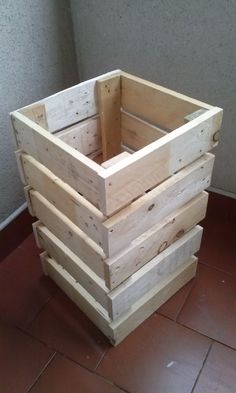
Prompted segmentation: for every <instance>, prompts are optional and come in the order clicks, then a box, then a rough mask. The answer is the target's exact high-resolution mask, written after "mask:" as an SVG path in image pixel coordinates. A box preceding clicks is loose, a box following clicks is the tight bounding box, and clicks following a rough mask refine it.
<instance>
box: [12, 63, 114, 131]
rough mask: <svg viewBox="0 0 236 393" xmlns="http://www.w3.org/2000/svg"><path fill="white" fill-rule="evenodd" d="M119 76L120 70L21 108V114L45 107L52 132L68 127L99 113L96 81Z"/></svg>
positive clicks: (49, 128)
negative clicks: (37, 107) (41, 106)
mask: <svg viewBox="0 0 236 393" xmlns="http://www.w3.org/2000/svg"><path fill="white" fill-rule="evenodd" d="M119 74H120V70H115V71H111V72H108V73H107V74H104V75H100V76H98V77H96V78H93V79H90V80H87V81H84V82H81V83H79V84H78V85H75V86H72V87H70V88H68V89H65V90H62V91H60V92H58V93H56V94H53V95H51V96H50V97H47V98H44V99H43V100H40V101H38V102H36V103H34V104H31V105H28V106H26V107H24V108H21V109H19V112H21V113H23V112H24V111H25V110H26V111H30V110H31V109H32V108H34V107H35V105H44V106H45V110H46V116H47V123H48V130H49V131H50V132H54V131H56V130H60V129H62V128H65V127H68V126H70V125H72V124H74V123H77V122H78V121H81V120H84V119H86V118H88V117H91V116H94V115H96V114H97V113H98V107H97V97H96V81H97V80H98V79H100V78H104V77H106V76H112V75H119Z"/></svg>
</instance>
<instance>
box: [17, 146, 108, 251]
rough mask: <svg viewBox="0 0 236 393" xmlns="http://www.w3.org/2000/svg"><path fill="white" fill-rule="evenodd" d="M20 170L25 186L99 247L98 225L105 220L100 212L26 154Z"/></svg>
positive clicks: (21, 155)
mask: <svg viewBox="0 0 236 393" xmlns="http://www.w3.org/2000/svg"><path fill="white" fill-rule="evenodd" d="M19 166H20V167H21V172H22V173H23V176H24V178H25V182H26V183H27V184H29V185H30V186H31V187H33V188H34V189H35V190H36V191H38V192H39V193H40V194H41V195H42V196H44V197H45V198H46V199H47V200H48V201H49V202H50V203H52V204H53V205H54V206H55V207H56V208H57V209H58V210H59V211H60V212H61V213H63V214H65V215H66V216H67V217H68V218H69V219H70V220H71V221H72V222H73V223H74V224H75V225H77V226H78V228H80V229H81V230H82V231H83V232H85V233H86V234H87V235H89V236H90V237H91V239H93V240H94V241H95V242H96V243H97V244H99V243H101V241H102V236H101V222H102V221H104V220H105V218H106V217H105V216H104V215H103V214H102V213H101V212H100V210H98V209H97V208H96V207H95V206H93V205H92V204H91V203H90V202H89V201H87V200H86V198H84V197H83V196H81V195H80V194H78V192H76V191H75V190H74V189H73V188H72V187H70V186H69V185H68V184H67V183H65V182H63V181H62V180H61V179H59V178H58V177H57V176H55V175H54V174H53V173H52V172H51V171H50V170H49V169H47V168H46V167H45V166H44V165H42V164H40V163H39V162H38V161H37V160H35V159H34V158H33V157H32V156H30V155H29V154H25V153H21V154H20V159H19Z"/></svg>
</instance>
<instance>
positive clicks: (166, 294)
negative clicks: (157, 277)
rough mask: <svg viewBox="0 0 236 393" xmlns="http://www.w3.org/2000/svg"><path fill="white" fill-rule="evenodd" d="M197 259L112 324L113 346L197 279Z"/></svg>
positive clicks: (159, 284)
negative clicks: (186, 285)
mask: <svg viewBox="0 0 236 393" xmlns="http://www.w3.org/2000/svg"><path fill="white" fill-rule="evenodd" d="M196 268H197V258H196V257H194V256H192V257H191V258H190V259H189V260H188V261H186V262H185V263H184V264H183V265H181V266H180V267H179V268H178V269H177V270H176V271H175V272H174V273H173V274H171V275H170V276H168V278H167V279H165V280H162V281H161V282H160V283H158V284H157V285H156V286H155V287H154V288H153V289H151V291H149V292H148V293H147V294H146V295H144V296H143V297H142V298H141V299H139V300H138V301H137V302H136V303H135V304H134V305H133V306H132V307H131V309H130V310H129V312H127V313H126V314H124V315H123V316H121V317H120V318H119V319H118V320H117V321H114V322H112V323H111V324H110V327H111V329H112V331H113V337H114V338H113V342H112V343H113V345H115V346H116V345H118V344H119V343H120V342H121V341H122V340H124V339H125V338H126V337H127V336H128V335H129V334H130V333H131V332H132V331H133V330H134V329H136V328H137V327H138V326H139V325H140V324H141V323H142V322H143V321H145V319H147V318H148V317H149V316H150V315H151V314H153V313H154V312H155V311H156V310H157V309H158V308H159V307H161V306H162V304H164V303H165V302H166V301H167V300H169V299H170V298H171V297H172V296H173V295H174V294H175V293H176V292H178V290H180V289H181V288H182V287H183V286H184V285H185V284H187V282H189V281H190V280H191V279H192V278H193V277H195V274H196Z"/></svg>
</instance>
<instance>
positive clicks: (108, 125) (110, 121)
mask: <svg viewBox="0 0 236 393" xmlns="http://www.w3.org/2000/svg"><path fill="white" fill-rule="evenodd" d="M97 95H98V107H99V114H100V122H101V135H102V153H103V159H104V161H107V160H109V159H110V158H112V157H114V156H116V155H117V154H119V153H120V152H121V132H120V76H119V75H118V76H113V77H107V78H103V79H100V80H98V81H97Z"/></svg>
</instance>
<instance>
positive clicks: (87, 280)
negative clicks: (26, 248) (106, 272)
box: [36, 224, 108, 310]
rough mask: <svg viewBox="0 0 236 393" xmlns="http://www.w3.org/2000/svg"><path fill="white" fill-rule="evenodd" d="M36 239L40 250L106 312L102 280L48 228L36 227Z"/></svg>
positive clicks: (105, 290) (106, 291)
mask: <svg viewBox="0 0 236 393" xmlns="http://www.w3.org/2000/svg"><path fill="white" fill-rule="evenodd" d="M36 232H37V239H38V242H39V245H40V247H41V248H43V249H44V250H46V251H47V252H48V254H49V255H50V256H51V257H52V258H53V259H55V260H56V261H57V262H58V263H59V264H60V265H61V266H62V267H63V268H64V269H66V270H67V272H68V273H69V274H70V275H71V276H72V277H73V278H74V279H75V281H77V282H78V283H79V284H80V285H82V287H83V288H84V289H86V290H87V291H88V292H89V293H90V294H91V296H93V298H94V299H96V301H97V302H99V303H100V304H101V305H102V306H103V307H104V308H105V309H106V310H108V299H107V293H108V289H107V288H106V286H105V283H104V280H102V279H101V278H100V277H99V276H97V275H96V274H95V273H94V272H93V270H91V269H90V268H89V267H88V266H87V265H86V264H85V263H84V262H83V261H82V260H81V259H80V258H79V257H78V256H77V255H75V254H74V253H73V252H72V251H71V250H70V249H69V248H68V247H66V246H65V244H64V243H62V242H61V241H60V240H59V239H58V238H57V237H56V236H55V235H53V233H52V232H51V231H49V229H48V228H46V227H45V226H44V225H42V224H38V225H37V226H36Z"/></svg>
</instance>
